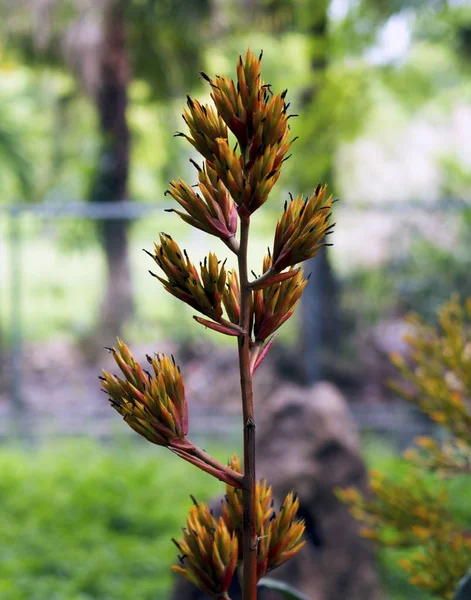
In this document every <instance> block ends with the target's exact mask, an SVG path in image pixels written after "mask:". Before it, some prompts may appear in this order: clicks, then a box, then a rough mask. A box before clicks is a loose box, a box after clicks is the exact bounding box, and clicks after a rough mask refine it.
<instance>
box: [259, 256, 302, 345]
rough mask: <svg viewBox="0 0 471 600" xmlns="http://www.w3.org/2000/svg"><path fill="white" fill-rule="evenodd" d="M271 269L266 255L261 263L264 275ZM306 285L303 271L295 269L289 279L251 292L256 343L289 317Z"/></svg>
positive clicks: (264, 338)
mask: <svg viewBox="0 0 471 600" xmlns="http://www.w3.org/2000/svg"><path fill="white" fill-rule="evenodd" d="M271 267H272V259H271V258H270V255H267V256H265V259H264V261H263V272H264V274H265V273H269V272H270V270H271ZM306 283H307V279H304V278H303V270H302V269H297V270H294V271H293V275H292V276H291V277H290V278H289V279H284V280H283V281H281V282H280V283H274V284H272V285H269V286H267V287H264V288H263V289H257V290H255V291H254V292H253V314H254V325H253V331H254V336H255V340H256V341H263V340H266V339H267V338H268V337H270V336H271V335H272V334H273V333H274V332H275V331H276V330H277V329H278V328H279V327H281V325H283V323H284V322H285V321H287V320H288V319H289V318H290V317H291V315H292V314H293V313H294V309H295V308H296V304H297V303H298V301H299V299H300V298H301V295H302V293H303V290H304V287H305V285H306Z"/></svg>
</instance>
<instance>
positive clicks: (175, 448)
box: [100, 340, 242, 487]
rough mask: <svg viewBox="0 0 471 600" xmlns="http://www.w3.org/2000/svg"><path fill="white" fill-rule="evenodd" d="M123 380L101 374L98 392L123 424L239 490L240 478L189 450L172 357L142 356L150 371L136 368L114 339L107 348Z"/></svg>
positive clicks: (194, 449)
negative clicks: (102, 392)
mask: <svg viewBox="0 0 471 600" xmlns="http://www.w3.org/2000/svg"><path fill="white" fill-rule="evenodd" d="M109 350H110V352H111V353H112V354H113V357H114V359H115V361H116V364H117V365H118V367H119V368H120V370H121V372H122V374H123V375H124V378H122V377H119V376H118V375H112V374H111V373H109V372H108V371H103V375H102V376H101V377H100V380H101V382H102V389H103V391H104V392H105V393H106V394H107V395H108V397H109V401H110V404H111V406H112V407H113V408H114V409H115V410H116V411H117V412H119V414H120V415H122V417H123V418H124V420H125V421H126V423H127V424H128V425H129V426H130V427H131V428H132V429H134V431H136V432H137V433H139V434H140V435H142V436H143V437H145V438H146V439H147V440H148V441H149V442H152V443H153V444H157V445H158V446H165V447H167V448H168V449H169V450H171V451H172V452H173V453H174V454H177V455H178V456H180V457H181V458H183V459H185V460H186V461H188V462H190V463H192V464H194V465H195V466H197V467H199V468H200V469H202V470H203V471H206V472H207V473H209V474H210V475H213V477H216V478H217V479H219V480H221V481H224V482H225V483H227V484H230V485H233V486H236V487H240V486H241V483H242V478H241V476H240V474H239V473H238V472H236V471H234V470H233V469H231V468H230V467H227V466H226V465H223V464H221V463H219V462H218V461H217V460H216V459H214V458H213V457H211V456H210V455H209V454H207V453H206V452H204V451H203V450H201V449H200V448H198V447H197V446H195V445H194V444H193V443H192V442H191V441H190V440H189V439H188V438H187V437H186V436H187V433H188V406H187V402H186V398H185V387H184V385H183V380H182V376H181V373H180V368H179V367H178V366H177V365H176V364H175V360H174V358H173V356H172V357H171V358H170V357H168V356H166V355H165V354H156V355H154V357H150V356H147V361H148V363H149V364H150V365H151V367H152V371H153V372H150V371H148V370H144V369H142V367H141V366H140V365H139V363H138V362H137V361H136V360H134V357H133V356H132V354H131V352H130V351H129V348H128V347H127V346H126V345H125V344H124V343H123V342H122V341H121V340H118V342H117V348H109Z"/></svg>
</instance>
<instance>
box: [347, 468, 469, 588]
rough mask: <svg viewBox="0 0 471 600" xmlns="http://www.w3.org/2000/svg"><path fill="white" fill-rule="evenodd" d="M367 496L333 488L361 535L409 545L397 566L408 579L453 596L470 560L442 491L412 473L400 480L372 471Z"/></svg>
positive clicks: (466, 543)
mask: <svg viewBox="0 0 471 600" xmlns="http://www.w3.org/2000/svg"><path fill="white" fill-rule="evenodd" d="M370 487H371V492H372V498H371V499H366V498H365V497H364V496H363V495H362V494H361V493H360V492H359V491H358V490H356V489H354V488H348V489H344V490H337V495H338V497H339V499H340V500H341V501H343V502H345V503H346V504H347V505H348V506H349V507H350V511H351V513H352V515H353V517H354V518H355V519H357V520H358V521H359V522H360V523H361V524H362V526H363V527H362V529H361V531H360V533H361V535H362V536H363V537H365V538H367V539H370V540H374V541H376V542H379V543H380V544H381V545H383V546H388V547H393V548H401V549H403V550H404V549H408V556H407V558H403V559H401V560H400V561H399V565H400V566H401V567H402V568H403V569H404V570H405V571H406V572H407V573H408V574H409V582H410V583H411V584H413V585H415V586H417V587H420V588H422V589H424V590H427V591H428V592H431V593H433V594H435V595H436V596H437V597H439V598H445V599H447V598H452V596H453V593H454V590H455V588H456V585H457V582H458V581H459V580H460V579H461V577H462V576H463V575H464V574H465V573H466V571H467V569H468V567H469V564H470V561H471V537H470V535H469V532H467V531H464V530H463V529H462V528H461V527H460V525H459V524H458V523H456V522H455V521H454V519H453V517H452V515H451V513H450V511H449V509H448V506H447V505H448V498H447V495H446V493H445V492H444V491H443V490H442V491H441V492H440V493H439V494H436V493H435V492H434V491H433V489H432V490H431V489H430V480H425V479H423V478H419V477H417V474H415V475H414V477H411V478H410V479H409V480H407V481H405V482H403V483H397V482H396V481H394V480H393V479H392V478H386V477H384V476H383V475H382V474H381V473H378V472H372V473H371V482H370Z"/></svg>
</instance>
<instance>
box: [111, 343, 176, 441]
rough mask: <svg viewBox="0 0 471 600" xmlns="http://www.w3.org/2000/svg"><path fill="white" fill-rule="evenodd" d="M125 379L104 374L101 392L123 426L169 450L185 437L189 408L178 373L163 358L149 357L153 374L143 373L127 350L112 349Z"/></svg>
mask: <svg viewBox="0 0 471 600" xmlns="http://www.w3.org/2000/svg"><path fill="white" fill-rule="evenodd" d="M112 352H113V356H114V359H115V361H116V364H117V365H118V367H119V368H120V370H121V372H122V373H123V375H124V379H123V378H121V377H118V376H117V375H112V374H111V373H108V372H107V371H103V376H102V377H101V381H102V385H103V390H104V391H105V392H106V393H107V394H108V395H109V400H110V403H111V405H112V406H113V408H114V409H115V410H117V411H118V412H119V413H120V414H121V415H122V416H123V417H124V420H125V421H126V423H127V424H128V425H129V426H130V427H131V428H132V429H134V431H137V433H139V434H140V435H142V436H144V437H145V438H146V439H147V440H149V441H150V442H152V443H153V444H157V445H158V446H169V445H171V444H172V443H173V442H174V441H175V440H177V439H179V440H182V439H183V438H184V437H185V436H186V434H187V433H188V408H187V403H186V399H185V388H184V386H183V380H182V377H181V373H180V369H179V368H178V367H177V366H176V365H175V363H174V361H173V359H171V358H169V357H168V356H165V355H164V354H160V355H156V356H154V358H150V357H148V362H149V363H150V365H151V366H152V370H153V374H152V373H150V372H147V371H144V370H143V369H142V368H141V367H140V366H139V364H138V363H137V362H136V361H135V360H134V358H133V356H132V354H131V352H130V351H129V349H128V347H127V346H126V345H125V344H124V343H123V342H122V341H121V340H117V348H112Z"/></svg>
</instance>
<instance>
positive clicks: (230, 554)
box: [173, 456, 305, 598]
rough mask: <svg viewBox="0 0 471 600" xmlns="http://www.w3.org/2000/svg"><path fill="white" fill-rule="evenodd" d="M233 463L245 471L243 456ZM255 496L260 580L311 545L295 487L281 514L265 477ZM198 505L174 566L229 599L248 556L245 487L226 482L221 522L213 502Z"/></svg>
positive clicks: (205, 588) (208, 590)
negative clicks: (234, 578)
mask: <svg viewBox="0 0 471 600" xmlns="http://www.w3.org/2000/svg"><path fill="white" fill-rule="evenodd" d="M229 467H230V468H231V469H232V470H233V471H235V472H238V473H240V471H241V469H240V461H239V459H238V458H237V456H233V457H232V458H231V460H230V462H229ZM255 497H256V502H255V522H256V530H257V540H258V543H257V580H258V581H259V580H260V579H261V578H262V577H264V576H265V575H266V574H267V573H268V572H270V571H272V570H273V569H276V567H279V566H280V565H282V564H283V563H285V562H286V561H287V560H289V559H290V558H292V557H293V556H294V555H295V554H297V553H298V552H299V550H301V548H302V547H303V546H304V544H305V541H304V540H303V539H302V538H303V535H304V531H305V525H304V521H303V520H302V519H297V518H296V515H297V512H298V509H299V500H298V498H297V497H296V495H295V494H294V493H293V492H290V493H289V494H288V495H287V496H286V498H285V499H284V501H283V503H282V505H281V507H280V510H279V512H278V513H276V512H275V511H274V509H273V506H274V498H273V493H272V489H271V487H270V486H268V485H267V483H266V482H265V481H259V482H257V486H256V490H255ZM194 504H195V506H194V507H192V508H191V510H190V514H189V516H188V519H187V528H186V529H184V531H183V541H180V542H175V544H176V545H177V547H178V549H179V550H180V551H181V552H182V555H183V557H181V562H182V565H177V566H174V567H173V569H174V570H175V571H177V572H179V573H181V574H182V575H183V576H184V577H186V578H187V579H188V580H190V581H191V582H192V583H194V584H195V585H196V586H197V587H199V588H200V589H201V590H203V591H205V592H206V593H208V594H209V595H210V596H211V597H212V598H224V596H223V593H224V592H227V590H228V588H229V585H230V582H231V579H232V575H233V574H234V571H235V566H237V565H240V564H242V560H243V556H242V536H243V499H242V490H241V489H236V488H234V487H232V486H230V485H228V486H226V495H225V498H224V500H223V501H222V507H221V512H222V516H221V517H220V518H219V520H218V521H217V520H216V518H215V517H214V516H213V514H212V512H211V511H210V510H209V508H208V506H207V505H205V504H198V503H197V502H195V501H194ZM215 548H217V560H216V561H215V559H214V553H215ZM237 549H238V550H237ZM234 551H235V558H234ZM234 561H235V562H234ZM215 562H216V563H217V564H216V566H214V563H215ZM229 573H230V574H231V577H230V578H229ZM211 574H213V578H212V579H211Z"/></svg>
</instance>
